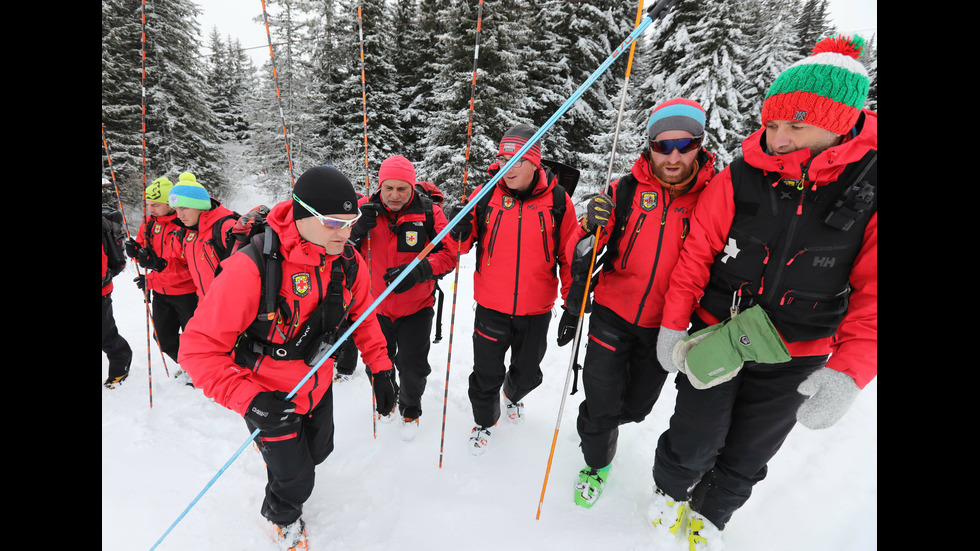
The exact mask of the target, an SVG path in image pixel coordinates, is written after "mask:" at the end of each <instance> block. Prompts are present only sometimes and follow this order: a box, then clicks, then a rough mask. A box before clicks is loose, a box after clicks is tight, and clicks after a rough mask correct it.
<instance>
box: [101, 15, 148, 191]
mask: <svg viewBox="0 0 980 551" xmlns="http://www.w3.org/2000/svg"><path fill="white" fill-rule="evenodd" d="M140 27H141V26H140V17H139V13H137V12H136V11H134V10H133V7H132V5H131V3H124V2H123V1H122V0H103V1H102V124H103V127H104V128H105V141H106V143H107V144H108V146H109V153H110V155H111V158H110V159H106V152H105V148H104V147H103V148H102V158H103V161H102V166H103V177H105V178H109V177H110V175H109V170H108V169H109V161H110V160H111V162H112V170H113V171H114V173H115V177H116V183H117V185H118V186H119V188H120V193H121V194H122V198H123V200H124V201H126V202H127V203H129V204H133V203H138V202H140V201H142V198H143V196H142V185H141V158H142V155H143V153H142V146H141V138H142V137H141V135H140V124H141V116H140V102H141V94H140V74H141V71H140V33H141V28H140Z"/></svg>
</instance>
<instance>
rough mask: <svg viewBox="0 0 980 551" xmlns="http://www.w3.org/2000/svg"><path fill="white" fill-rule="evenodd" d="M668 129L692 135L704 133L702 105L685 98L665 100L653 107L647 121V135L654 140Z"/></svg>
mask: <svg viewBox="0 0 980 551" xmlns="http://www.w3.org/2000/svg"><path fill="white" fill-rule="evenodd" d="M668 130H683V131H685V132H690V133H691V135H692V136H700V135H701V134H704V107H701V104H700V103H698V102H696V101H694V100H689V99H685V98H677V99H672V100H670V101H665V102H663V103H661V104H660V105H658V106H656V107H654V108H653V112H651V113H650V120H649V122H647V135H648V136H649V138H650V139H651V140H656V139H657V135H658V134H660V133H661V132H666V131H668Z"/></svg>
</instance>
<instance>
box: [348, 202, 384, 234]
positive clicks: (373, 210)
mask: <svg viewBox="0 0 980 551" xmlns="http://www.w3.org/2000/svg"><path fill="white" fill-rule="evenodd" d="M360 208H361V217H360V218H358V220H357V223H355V224H354V227H353V228H352V229H351V231H350V238H351V240H352V241H354V242H355V243H357V242H360V241H361V240H362V239H364V238H365V237H367V234H368V232H370V231H371V230H372V229H374V228H375V226H377V225H378V215H379V214H381V209H383V208H384V207H382V206H381V205H379V204H377V203H373V202H371V201H368V202H367V203H364V204H363V205H361V207H360Z"/></svg>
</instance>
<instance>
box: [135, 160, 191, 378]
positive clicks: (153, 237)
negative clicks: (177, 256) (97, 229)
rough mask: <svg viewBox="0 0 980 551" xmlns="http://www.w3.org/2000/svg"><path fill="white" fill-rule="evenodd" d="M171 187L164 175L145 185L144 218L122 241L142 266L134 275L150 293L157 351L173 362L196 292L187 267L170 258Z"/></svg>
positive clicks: (173, 215) (173, 214) (173, 216)
mask: <svg viewBox="0 0 980 551" xmlns="http://www.w3.org/2000/svg"><path fill="white" fill-rule="evenodd" d="M172 188H173V184H172V183H171V182H170V180H169V179H167V178H166V177H162V178H157V179H156V180H154V181H153V183H152V184H150V185H149V186H147V188H146V193H145V200H146V214H147V216H146V220H144V222H143V224H141V225H140V229H139V232H138V233H137V235H136V239H130V240H129V241H127V242H126V254H128V255H129V257H130V258H134V259H136V262H137V263H138V264H139V265H140V266H141V267H143V268H146V274H145V275H141V276H140V277H138V278H137V280H136V284H137V286H138V287H139V288H140V289H144V290H146V291H149V292H152V293H153V296H152V304H153V328H154V333H155V334H156V337H157V341H158V343H159V344H160V350H162V351H163V352H164V353H165V354H166V355H168V356H170V357H171V358H173V359H174V361H177V353H178V350H179V347H180V331H181V330H182V329H184V328H185V327H186V326H187V321H188V320H190V319H191V316H192V315H194V309H195V308H197V293H196V292H195V288H194V282H193V281H191V274H190V272H189V271H188V270H187V266H186V265H185V264H184V263H183V262H179V261H174V258H173V254H174V250H175V247H176V244H175V243H174V241H175V240H176V237H175V235H174V233H175V232H176V231H177V229H178V227H177V226H176V225H175V224H174V220H175V219H176V218H177V212H176V211H175V210H174V209H173V208H172V207H171V206H170V204H169V203H168V202H167V201H168V198H169V196H170V190H171V189H172Z"/></svg>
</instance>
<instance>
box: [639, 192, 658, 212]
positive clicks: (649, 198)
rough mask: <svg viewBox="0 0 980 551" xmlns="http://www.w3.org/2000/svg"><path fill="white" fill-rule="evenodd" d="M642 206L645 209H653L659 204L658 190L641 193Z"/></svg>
mask: <svg viewBox="0 0 980 551" xmlns="http://www.w3.org/2000/svg"><path fill="white" fill-rule="evenodd" d="M640 206H641V207H643V210H651V209H653V208H654V207H656V206H657V192H656V191H644V192H643V193H641V194H640Z"/></svg>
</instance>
